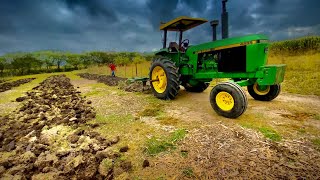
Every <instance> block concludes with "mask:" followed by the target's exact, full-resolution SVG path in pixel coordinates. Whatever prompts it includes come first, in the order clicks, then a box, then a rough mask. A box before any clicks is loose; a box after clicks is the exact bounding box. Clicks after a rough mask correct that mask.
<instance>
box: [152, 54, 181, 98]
mask: <svg viewBox="0 0 320 180" xmlns="http://www.w3.org/2000/svg"><path fill="white" fill-rule="evenodd" d="M149 78H150V82H151V83H150V84H151V89H152V91H153V94H154V96H156V97H157V98H159V99H166V100H169V99H174V98H175V97H176V95H177V94H178V91H179V89H180V86H179V72H178V68H177V67H176V66H175V64H174V63H173V62H172V61H170V60H168V59H166V58H158V59H155V60H154V61H153V62H152V64H151V67H150V73H149Z"/></svg>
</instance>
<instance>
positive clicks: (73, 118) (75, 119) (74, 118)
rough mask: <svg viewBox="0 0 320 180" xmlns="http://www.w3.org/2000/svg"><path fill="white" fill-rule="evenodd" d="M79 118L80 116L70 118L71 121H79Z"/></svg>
mask: <svg viewBox="0 0 320 180" xmlns="http://www.w3.org/2000/svg"><path fill="white" fill-rule="evenodd" d="M77 120H78V118H76V117H72V118H70V119H69V121H77Z"/></svg>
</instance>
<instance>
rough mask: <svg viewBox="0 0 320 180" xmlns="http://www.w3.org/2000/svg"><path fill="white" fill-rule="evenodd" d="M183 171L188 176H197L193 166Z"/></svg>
mask: <svg viewBox="0 0 320 180" xmlns="http://www.w3.org/2000/svg"><path fill="white" fill-rule="evenodd" d="M182 173H183V175H185V176H187V177H188V178H194V177H195V175H194V172H193V169H192V168H191V167H188V168H185V169H183V171H182Z"/></svg>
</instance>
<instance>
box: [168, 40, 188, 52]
mask: <svg viewBox="0 0 320 180" xmlns="http://www.w3.org/2000/svg"><path fill="white" fill-rule="evenodd" d="M169 48H171V50H172V51H171V52H178V50H179V51H181V52H185V49H184V48H183V47H179V45H178V44H177V43H176V42H170V43H169Z"/></svg>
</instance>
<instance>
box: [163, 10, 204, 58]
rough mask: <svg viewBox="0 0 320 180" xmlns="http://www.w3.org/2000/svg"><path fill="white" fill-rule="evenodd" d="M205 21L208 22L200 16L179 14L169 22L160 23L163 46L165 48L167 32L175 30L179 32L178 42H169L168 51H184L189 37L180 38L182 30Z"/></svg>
mask: <svg viewBox="0 0 320 180" xmlns="http://www.w3.org/2000/svg"><path fill="white" fill-rule="evenodd" d="M206 22H208V20H206V19H202V18H192V17H187V16H181V17H178V18H176V19H173V20H171V21H169V22H166V23H162V24H161V25H160V30H163V32H164V39H163V48H167V32H168V31H175V32H179V43H176V42H170V43H169V48H170V51H171V52H173V53H175V52H182V53H184V52H185V50H186V48H187V47H188V46H189V39H185V40H182V35H183V32H184V31H187V30H189V29H191V28H194V27H196V26H199V25H201V24H203V23H206Z"/></svg>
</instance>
